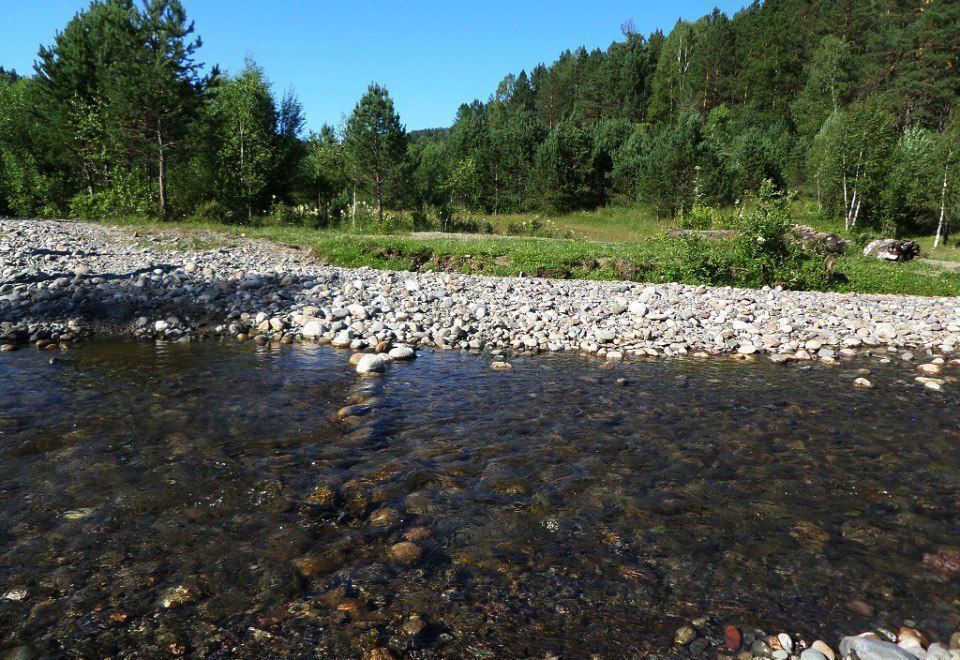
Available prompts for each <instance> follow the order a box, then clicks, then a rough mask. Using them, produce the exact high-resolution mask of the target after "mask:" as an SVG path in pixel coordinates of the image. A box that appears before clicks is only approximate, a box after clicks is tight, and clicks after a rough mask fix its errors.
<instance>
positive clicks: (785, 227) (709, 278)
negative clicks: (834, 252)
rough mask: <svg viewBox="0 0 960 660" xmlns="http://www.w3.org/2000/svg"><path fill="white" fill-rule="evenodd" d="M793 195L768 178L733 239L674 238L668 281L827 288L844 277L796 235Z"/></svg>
mask: <svg viewBox="0 0 960 660" xmlns="http://www.w3.org/2000/svg"><path fill="white" fill-rule="evenodd" d="M791 224H792V223H791V218H790V199H789V198H788V197H787V196H786V195H783V194H782V193H780V192H778V191H776V189H775V188H774V186H773V183H772V182H770V181H765V182H764V183H763V184H762V186H761V188H760V191H759V194H758V196H757V201H756V204H754V205H753V206H752V207H751V208H750V209H749V210H748V211H747V212H746V213H745V214H744V216H743V218H742V220H741V221H740V224H739V225H738V226H737V228H736V234H735V236H734V238H733V239H732V241H730V242H727V241H706V240H703V239H700V238H697V237H680V238H677V239H675V240H674V242H673V244H672V246H671V250H670V251H669V252H668V258H667V259H665V260H664V262H663V264H662V265H661V267H660V268H659V270H658V274H659V276H660V277H661V278H662V279H664V280H666V281H678V282H687V283H695V284H714V285H727V286H747V287H760V286H783V287H785V288H789V289H825V288H831V287H832V286H833V285H834V284H835V283H839V282H842V281H843V279H842V275H841V274H840V273H839V272H837V271H832V272H831V271H829V270H828V269H826V268H825V267H824V259H823V255H818V254H815V253H811V252H808V251H805V250H804V249H803V248H802V247H801V246H800V245H799V244H798V242H797V241H796V240H793V238H792V234H791V230H790V227H791Z"/></svg>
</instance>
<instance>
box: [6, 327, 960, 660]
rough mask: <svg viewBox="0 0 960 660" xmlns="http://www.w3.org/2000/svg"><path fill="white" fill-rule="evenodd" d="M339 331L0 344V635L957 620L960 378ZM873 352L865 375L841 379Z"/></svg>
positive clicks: (586, 646) (223, 642)
mask: <svg viewBox="0 0 960 660" xmlns="http://www.w3.org/2000/svg"><path fill="white" fill-rule="evenodd" d="M347 357H348V354H346V353H343V352H339V351H335V350H333V349H327V348H319V347H312V348H311V347H282V348H257V347H254V346H250V345H239V344H218V343H214V342H210V343H200V344H191V345H181V344H176V345H172V344H171V345H162V344H158V345H154V344H147V343H139V344H137V343H125V342H105V341H98V342H90V343H87V344H83V345H81V346H79V347H77V348H75V349H73V350H71V351H69V352H66V353H64V354H62V355H61V356H59V362H56V363H54V364H50V363H49V358H50V353H46V352H37V351H35V350H32V349H27V350H21V351H17V352H14V353H4V354H2V355H0V451H2V458H0V597H2V598H3V600H0V634H2V635H3V636H2V638H0V651H2V650H3V649H12V648H15V647H18V646H19V647H20V648H19V652H20V653H21V654H22V657H27V656H28V655H29V654H30V653H32V654H34V655H35V656H37V657H111V656H113V657H115V656H131V657H168V656H169V655H170V654H185V655H188V656H207V657H238V656H239V657H285V656H293V657H337V658H349V657H360V656H362V655H363V654H364V652H365V651H368V650H369V649H373V648H376V647H390V648H392V649H393V650H394V651H395V653H396V655H397V656H400V655H404V654H409V655H412V656H414V657H477V658H493V657H510V658H519V657H544V656H545V655H549V654H556V655H559V656H562V657H564V658H579V657H590V655H591V654H596V655H597V656H598V657H602V658H617V657H629V656H631V655H635V654H639V653H641V652H648V651H658V650H663V649H666V648H667V647H668V646H669V645H670V640H671V637H672V633H673V631H674V630H675V629H676V628H677V627H678V626H679V625H683V624H685V623H687V622H689V621H691V620H693V619H697V618H700V617H707V621H706V623H703V624H701V625H702V627H703V628H705V629H706V630H708V631H709V630H713V631H714V633H715V634H717V635H718V636H719V633H720V631H721V630H722V627H723V625H725V624H728V623H733V624H737V625H741V626H746V627H750V626H761V627H765V628H766V629H767V630H768V631H773V632H776V631H780V630H787V631H791V632H797V633H800V634H802V635H804V637H806V638H807V639H808V640H809V639H813V638H814V637H816V636H822V637H823V638H824V639H827V640H828V641H830V642H831V643H835V642H836V636H837V635H839V634H841V633H850V632H856V631H859V630H862V629H866V627H867V626H870V625H879V624H887V625H891V626H893V625H899V624H900V623H902V622H903V620H904V619H913V620H915V621H916V622H917V624H918V625H919V626H921V627H923V628H925V629H926V630H928V631H930V632H932V633H934V634H935V635H948V634H949V633H950V632H951V631H952V630H955V629H956V627H957V625H958V623H960V620H958V613H960V608H958V600H957V598H958V593H960V589H958V586H960V585H958V582H957V580H956V579H952V578H951V577H950V575H948V574H947V575H945V574H944V573H943V572H942V571H940V572H938V571H937V570H933V569H932V568H931V566H930V563H929V562H927V563H925V562H924V556H925V555H929V554H930V553H937V552H943V551H947V552H949V551H951V550H956V549H957V548H958V547H960V526H958V522H960V497H958V495H960V424H958V422H957V410H958V407H957V405H958V403H960V398H958V396H957V395H956V394H955V393H954V389H953V388H951V387H947V388H945V391H944V392H942V393H936V392H929V391H927V390H924V389H923V388H922V387H921V386H920V385H919V384H917V383H914V382H913V380H912V374H911V373H909V372H908V371H907V370H904V368H903V367H902V366H897V365H880V364H877V363H876V362H873V363H867V362H858V363H855V364H848V365H843V366H833V367H830V366H821V365H813V366H811V367H809V368H799V367H780V366H773V365H769V364H766V363H763V362H760V361H758V362H757V363H754V364H743V363H738V362H733V361H706V362H698V361H674V362H669V361H660V362H646V363H640V364H623V365H619V366H617V367H616V369H614V370H610V371H608V370H604V369H602V368H601V367H600V364H599V363H598V362H596V361H593V360H587V359H584V358H580V357H577V356H552V357H539V358H534V357H515V358H512V359H511V362H512V363H513V365H514V368H513V370H512V371H509V372H495V371H492V370H490V368H489V364H490V359H489V358H485V357H478V356H469V355H460V354H454V353H438V354H431V353H426V354H425V355H423V356H422V357H421V358H420V359H418V360H417V361H415V362H413V363H410V364H403V365H393V366H391V367H390V368H389V369H388V371H387V373H386V374H385V375H384V376H383V377H382V378H362V379H361V378H359V377H358V376H357V375H356V374H355V373H353V372H352V370H351V369H350V368H349V367H348V366H347V364H346V360H347ZM865 365H866V366H869V367H870V368H871V369H873V371H874V373H873V375H872V376H871V378H872V379H873V380H874V382H875V383H876V384H877V389H875V390H870V391H864V390H856V389H853V388H852V387H851V386H850V383H851V381H852V379H853V378H854V377H855V375H856V374H855V373H854V372H855V370H856V368H858V367H863V366H865ZM618 378H627V379H628V380H629V381H630V382H629V383H628V384H627V385H626V386H623V385H620V384H618V383H617V382H616V381H617V379H618ZM348 404H359V408H358V409H356V410H357V412H359V413H360V414H359V415H357V416H353V417H348V418H346V419H338V418H337V415H336V413H337V411H338V409H340V408H342V407H343V406H346V405H348ZM398 543H407V544H408V545H404V546H401V547H399V548H397V547H395V546H396V544H398ZM410 543H412V544H414V546H415V547H412V546H411V545H409V544H410ZM4 594H5V595H4ZM851 600H860V601H864V602H866V603H868V604H869V605H870V606H871V607H873V608H874V609H875V613H874V614H873V615H872V616H867V615H865V614H863V613H857V612H856V611H854V610H853V609H851V607H850V605H849V602H850V601H851ZM167 605H169V607H167ZM411 617H413V618H411ZM0 656H2V653H0Z"/></svg>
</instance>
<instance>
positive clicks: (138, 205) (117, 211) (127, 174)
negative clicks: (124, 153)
mask: <svg viewBox="0 0 960 660" xmlns="http://www.w3.org/2000/svg"><path fill="white" fill-rule="evenodd" d="M155 212H156V205H155V203H154V199H153V192H152V190H151V187H150V183H149V178H148V177H147V176H146V175H145V174H144V173H143V172H140V171H137V170H130V171H125V170H122V169H116V170H113V171H112V172H111V173H110V178H109V184H108V185H107V186H106V187H105V188H103V189H102V190H97V191H96V192H95V193H94V195H93V197H92V198H91V197H90V195H89V194H87V193H79V194H77V195H75V196H74V197H73V198H72V199H71V200H70V217H72V218H77V219H81V220H102V219H105V218H130V217H142V216H152V215H154V214H155Z"/></svg>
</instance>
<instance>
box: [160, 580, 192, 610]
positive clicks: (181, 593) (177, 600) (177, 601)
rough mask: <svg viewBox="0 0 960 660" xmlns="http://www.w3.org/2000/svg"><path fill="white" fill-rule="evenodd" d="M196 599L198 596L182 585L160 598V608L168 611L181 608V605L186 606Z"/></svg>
mask: <svg viewBox="0 0 960 660" xmlns="http://www.w3.org/2000/svg"><path fill="white" fill-rule="evenodd" d="M195 597H196V594H194V593H193V591H191V590H190V589H189V588H188V587H185V586H183V585H182V584H180V585H177V586H176V587H171V588H169V589H167V590H166V591H164V592H163V595H162V596H160V606H161V607H164V608H167V609H169V608H172V607H180V606H181V605H186V604H187V603H189V602H190V601H192V600H193V599H194V598H195Z"/></svg>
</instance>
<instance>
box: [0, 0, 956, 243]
mask: <svg viewBox="0 0 960 660" xmlns="http://www.w3.org/2000/svg"><path fill="white" fill-rule="evenodd" d="M621 31H622V33H623V39H622V40H619V41H616V42H614V43H613V44H611V45H610V46H609V47H608V48H606V49H604V50H601V49H596V50H592V51H588V50H586V49H584V48H579V49H577V50H574V51H567V52H564V53H562V54H561V55H560V57H559V58H558V59H557V60H556V61H555V62H553V63H552V64H550V65H543V64H541V65H538V66H536V67H535V68H533V69H532V70H531V71H530V72H529V73H528V72H527V71H520V72H519V73H518V74H515V75H514V74H509V75H507V76H506V77H505V78H504V79H503V81H502V82H501V83H500V84H499V86H498V87H497V89H496V90H494V91H493V93H492V94H491V95H490V97H489V98H488V99H487V100H486V101H481V100H475V101H473V102H471V103H464V104H463V105H462V106H461V107H460V108H459V110H458V111H457V113H456V116H455V118H454V121H453V123H452V125H451V126H450V127H449V128H444V129H433V130H427V131H413V132H409V133H408V132H407V131H406V130H405V128H404V126H403V124H402V123H401V120H400V117H399V115H398V113H397V110H396V108H395V106H394V103H393V101H392V99H391V98H390V96H389V94H388V92H387V90H386V89H384V88H383V87H381V86H379V85H371V86H370V87H369V89H368V90H367V92H366V93H365V94H364V96H363V97H362V98H361V99H360V101H359V102H358V103H357V105H356V107H355V108H354V109H353V112H352V113H351V114H350V115H349V117H348V118H347V119H346V121H345V123H344V125H343V126H340V127H331V126H324V127H323V128H322V129H321V130H320V131H318V132H316V133H311V134H309V135H306V136H305V135H303V127H304V118H303V108H302V107H301V105H300V103H299V102H298V100H297V99H296V98H295V97H294V96H293V95H292V94H286V95H283V96H280V97H278V96H276V95H275V94H274V93H273V91H272V89H271V86H270V84H269V82H268V80H267V77H266V75H265V73H264V71H263V70H262V69H261V68H260V67H259V66H257V64H256V63H255V62H253V61H247V62H246V64H245V66H244V68H243V69H242V70H240V71H239V72H235V73H229V72H222V71H221V70H220V69H219V68H218V67H216V66H213V67H211V68H210V69H209V70H206V69H205V68H204V67H203V66H202V65H201V64H199V63H198V61H197V57H198V55H199V51H200V48H201V41H200V39H199V37H198V36H197V35H196V33H195V29H194V26H193V24H192V23H191V22H190V21H189V20H188V18H187V16H186V12H185V11H184V9H183V7H182V5H181V3H180V2H179V0H144V1H143V2H142V3H140V4H138V3H134V2H133V1H132V0H97V1H95V2H92V3H91V5H90V6H89V8H87V9H86V10H84V11H82V12H80V13H78V14H77V16H76V17H74V19H72V20H71V21H70V22H69V23H68V25H67V26H66V27H65V28H64V30H63V31H62V32H60V33H58V34H57V36H56V38H55V40H54V43H53V44H52V45H51V46H50V47H47V48H41V49H40V52H39V54H38V58H37V62H36V66H35V72H34V73H33V75H30V76H24V77H20V76H17V75H16V74H14V73H11V72H4V71H3V70H2V69H0V213H11V214H17V215H23V216H29V215H65V214H69V215H73V216H76V217H103V216H114V215H140V214H145V215H156V216H158V217H162V218H170V219H177V218H185V217H191V216H193V217H202V218H209V219H216V220H221V221H233V222H255V221H260V220H261V219H263V218H267V217H269V218H272V219H275V220H277V221H281V222H304V223H311V224H315V225H329V224H336V223H343V222H349V221H355V219H356V215H357V213H358V210H357V209H358V207H359V208H360V209H361V210H362V211H361V212H367V213H369V215H370V216H371V217H373V218H375V219H376V220H377V221H380V222H382V221H384V215H385V209H390V210H393V211H397V210H405V211H409V212H413V213H414V214H418V215H419V216H420V217H431V218H437V219H439V220H440V221H441V222H446V221H448V220H449V219H450V218H452V217H453V216H454V215H455V213H456V212H457V211H461V210H466V211H470V212H487V213H504V212H521V211H527V210H533V209H536V210H545V211H549V212H566V211H571V210H576V209H589V208H595V207H598V206H601V205H604V204H608V203H621V204H622V203H636V204H643V205H646V206H648V207H649V208H650V209H651V210H652V212H654V213H657V214H659V215H663V216H670V215H676V214H685V213H689V212H690V211H691V209H693V208H694V207H695V206H696V205H698V204H713V205H726V204H735V203H744V201H745V200H747V199H748V198H749V197H750V195H751V194H753V193H754V192H755V191H757V190H758V189H759V188H760V186H761V184H762V182H764V181H772V182H774V183H775V184H776V185H777V186H779V187H781V188H790V189H794V190H799V191H801V192H802V193H803V194H804V195H806V196H808V197H809V198H811V199H815V200H816V201H817V202H818V203H819V204H820V206H821V208H822V209H823V210H824V212H825V213H828V214H830V215H832V216H835V217H838V218H840V219H842V220H843V221H844V222H845V224H846V226H847V227H848V228H849V229H851V230H856V229H858V228H867V227H870V228H874V229H883V230H886V231H890V232H913V231H923V232H934V231H936V232H937V233H938V234H945V233H946V229H947V227H948V225H949V221H950V219H951V218H955V217H956V216H957V214H958V211H960V208H958V207H960V191H958V189H960V109H958V108H960V3H957V2H955V1H952V0H919V1H916V0H912V1H910V2H905V1H904V0H766V1H765V2H762V3H761V2H755V3H754V4H752V5H750V6H749V7H747V8H745V9H744V10H742V11H740V12H738V13H737V14H736V15H734V16H732V17H730V16H727V15H726V14H724V13H722V12H720V11H716V10H715V11H713V12H712V13H710V14H709V15H707V16H704V17H703V18H701V19H699V20H696V21H678V22H677V24H676V25H675V26H674V27H673V29H672V30H671V31H670V32H669V33H668V34H665V33H663V32H660V31H657V32H654V33H652V34H650V35H642V34H639V33H638V32H637V31H636V29H635V27H634V26H633V24H632V23H631V22H629V21H628V22H627V23H625V24H624V25H623V26H622V30H621Z"/></svg>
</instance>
